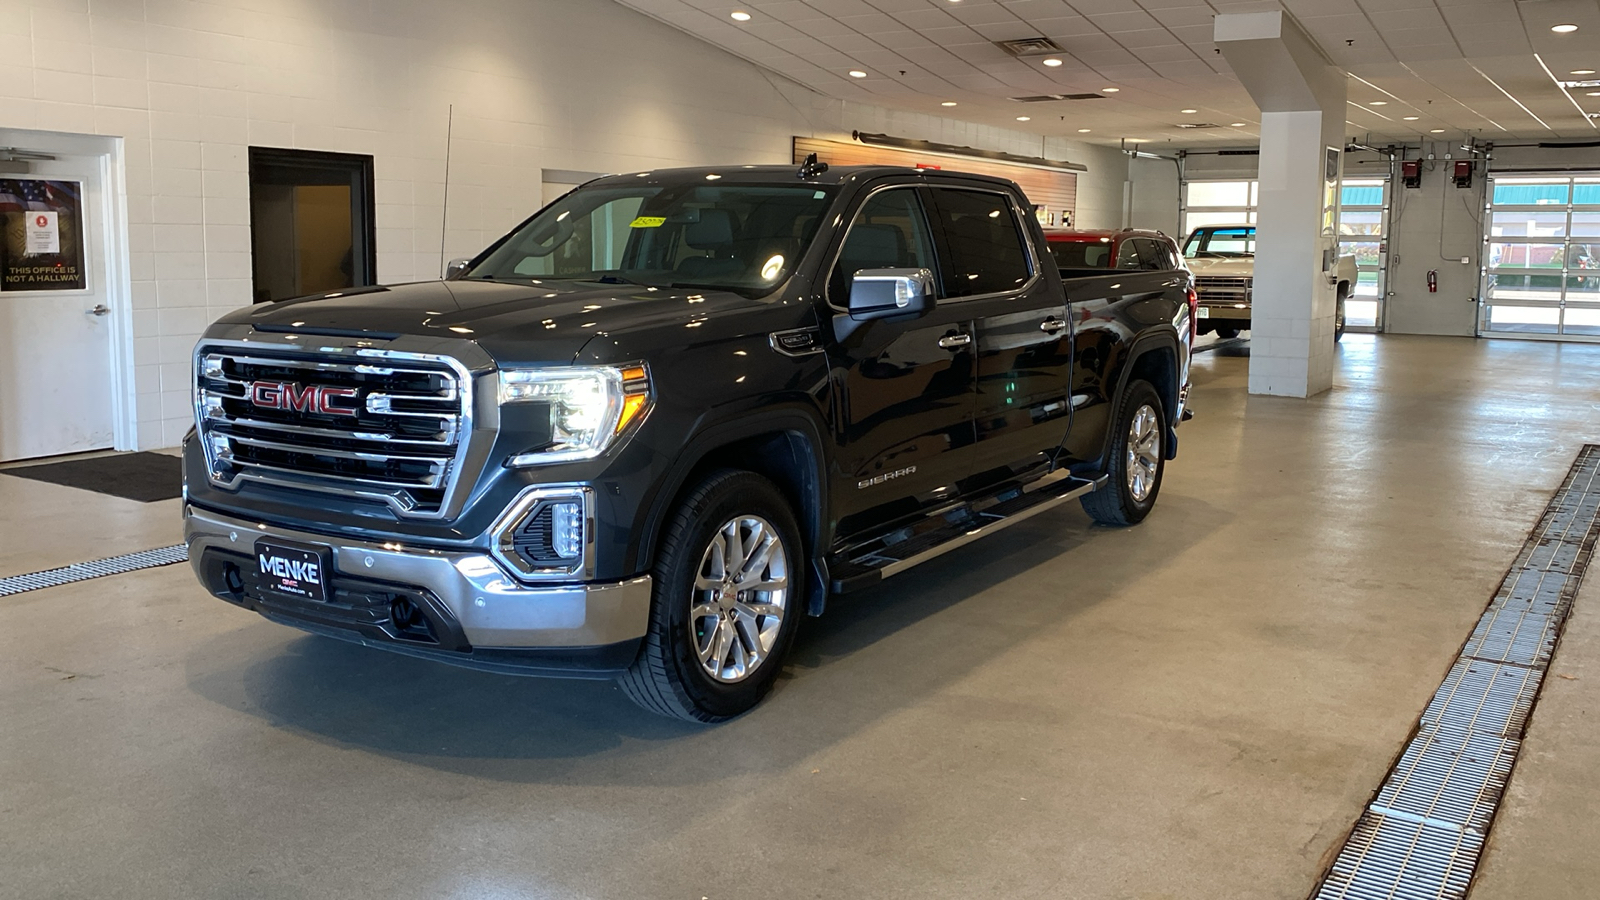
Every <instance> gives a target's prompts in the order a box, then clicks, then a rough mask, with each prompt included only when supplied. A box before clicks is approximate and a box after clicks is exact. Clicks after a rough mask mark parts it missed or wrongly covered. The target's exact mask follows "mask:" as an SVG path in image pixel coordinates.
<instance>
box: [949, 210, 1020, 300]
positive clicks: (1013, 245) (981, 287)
mask: <svg viewBox="0 0 1600 900" xmlns="http://www.w3.org/2000/svg"><path fill="white" fill-rule="evenodd" d="M934 196H935V198H936V201H937V202H938V204H939V211H940V213H941V214H942V216H943V219H944V231H945V240H946V243H947V245H948V248H949V254H948V257H947V258H946V259H945V260H944V284H945V293H946V294H947V295H948V296H951V297H970V296H974V295H977V294H998V293H1001V292H1003V291H1014V290H1017V289H1018V288H1020V287H1022V286H1023V285H1024V284H1026V283H1027V282H1028V279H1029V278H1031V277H1032V276H1033V271H1032V269H1031V267H1030V266H1029V265H1028V253H1027V250H1026V249H1024V247H1025V245H1024V244H1023V242H1022V233H1021V232H1020V231H1019V230H1018V229H1017V217H1016V216H1015V215H1013V214H1012V211H1011V202H1010V201H1009V200H1008V199H1007V198H1006V195H1004V194H998V193H994V192H992V191H966V190H959V189H956V188H935V189H934Z"/></svg>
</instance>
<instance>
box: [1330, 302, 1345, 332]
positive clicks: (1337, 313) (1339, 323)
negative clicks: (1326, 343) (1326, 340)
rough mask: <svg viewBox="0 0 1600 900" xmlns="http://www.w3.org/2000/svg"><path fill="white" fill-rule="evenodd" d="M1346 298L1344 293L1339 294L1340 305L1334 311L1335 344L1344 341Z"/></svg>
mask: <svg viewBox="0 0 1600 900" xmlns="http://www.w3.org/2000/svg"><path fill="white" fill-rule="evenodd" d="M1344 298H1345V295H1344V294H1343V293H1341V294H1339V305H1338V306H1337V307H1336V308H1335V309H1334V313H1333V342H1334V343H1335V344H1337V343H1339V342H1340V341H1342V340H1344Z"/></svg>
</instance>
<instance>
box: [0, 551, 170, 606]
mask: <svg viewBox="0 0 1600 900" xmlns="http://www.w3.org/2000/svg"><path fill="white" fill-rule="evenodd" d="M188 558H189V546H188V545H187V544H174V545H173V546H171V547H158V548H156V549H154V550H140V551H139V552H138V553H124V554H123V555H121V556H109V557H106V558H105V559H96V560H91V561H89V562H82V563H73V564H72V565H70V566H63V567H61V568H59V569H47V570H46V571H43V572H30V573H28V574H27V575H11V576H9V577H6V578H0V597H9V596H11V595H12V594H24V593H27V592H28V591H37V590H40V589H42V588H49V587H57V586H59V585H63V584H72V583H73V582H74V581H88V580H89V579H91V578H104V577H106V576H107V575H121V574H122V573H124V572H136V571H138V570H140V569H153V568H155V567H156V566H170V565H172V564H173V563H181V562H184V561H186V560H187V559H188Z"/></svg>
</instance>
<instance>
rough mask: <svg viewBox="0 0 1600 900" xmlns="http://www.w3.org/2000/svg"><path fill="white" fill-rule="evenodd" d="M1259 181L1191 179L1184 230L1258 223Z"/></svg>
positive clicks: (1186, 187)
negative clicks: (1208, 226)
mask: <svg viewBox="0 0 1600 900" xmlns="http://www.w3.org/2000/svg"><path fill="white" fill-rule="evenodd" d="M1260 195H1261V183H1260V182H1259V181H1188V182H1185V183H1184V186H1183V233H1184V234H1190V233H1192V232H1193V231H1194V230H1195V229H1196V228H1203V227H1205V226H1207V225H1254V224H1255V223H1256V204H1257V203H1258V202H1260Z"/></svg>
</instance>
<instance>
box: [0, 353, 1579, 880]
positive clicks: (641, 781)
mask: <svg viewBox="0 0 1600 900" xmlns="http://www.w3.org/2000/svg"><path fill="white" fill-rule="evenodd" d="M1246 353H1247V345H1245V344H1243V343H1242V342H1233V343H1231V344H1228V345H1224V346H1222V347H1220V348H1219V349H1217V350H1215V351H1213V352H1211V353H1207V354H1202V355H1201V356H1200V357H1199V360H1198V363H1197V369H1196V384H1197V391H1196V396H1195V407H1196V409H1197V410H1198V418H1196V419H1195V420H1194V421H1193V422H1191V423H1189V424H1187V425H1186V426H1184V428H1183V429H1182V431H1181V435H1182V442H1183V448H1182V449H1183V452H1182V456H1181V457H1180V459H1179V460H1178V461H1177V462H1176V463H1174V464H1171V466H1170V468H1169V469H1168V477H1167V481H1166V485H1165V488H1164V490H1163V493H1162V497H1161V502H1160V506H1159V508H1158V510H1157V512H1156V513H1155V515H1154V516H1152V518H1151V519H1150V520H1148V521H1147V522H1146V523H1145V524H1144V525H1142V526H1140V527H1138V528H1135V529H1131V530H1127V531H1113V530H1101V529H1094V528H1091V527H1090V526H1089V524H1088V520H1087V519H1086V518H1085V517H1084V515H1083V514H1082V513H1081V512H1079V511H1078V510H1076V509H1073V510H1069V511H1061V512H1056V513H1052V514H1047V515H1044V516H1040V517H1038V518H1036V519H1033V520H1031V521H1030V522H1028V523H1025V524H1023V525H1021V526H1018V528H1016V529H1014V530H1012V531H1010V532H1007V533H1006V534H1004V535H1002V536H997V537H995V538H991V539H988V540H987V541H986V542H982V543H980V544H977V545H974V546H972V547H969V548H966V549H964V550H962V551H959V552H957V553H954V554H951V555H949V556H946V557H943V558H941V559H940V560H937V561H935V562H933V563H930V564H928V565H927V566H924V567H922V568H921V569H918V570H916V571H913V572H911V573H908V574H906V575H904V576H901V577H900V578H897V579H895V580H894V581H892V582H890V583H888V584H887V585H886V586H885V587H884V588H883V589H881V590H880V591H879V592H878V593H877V594H876V595H874V596H864V597H860V598H856V597H852V598H849V599H848V600H840V601H837V602H836V606H835V608H834V609H833V610H832V611H831V612H830V614H829V615H828V616H827V617H826V618H824V619H821V620H812V621H808V622H807V623H806V625H807V628H806V629H805V630H804V631H803V632H802V634H801V638H800V641H799V643H798V645H797V649H796V658H795V659H794V660H793V662H792V664H791V665H790V668H789V671H788V673H787V674H786V676H785V677H784V678H783V679H782V680H781V681H780V683H779V685H778V688H777V690H776V691H775V692H774V694H773V696H772V697H771V698H770V699H769V700H768V701H767V702H766V703H765V704H764V705H763V706H762V707H760V708H759V709H757V710H756V711H755V712H754V713H752V714H750V715H748V716H746V717H744V718H743V719H740V720H737V721H734V722H732V723H729V724H727V725H724V726H721V727H717V728H709V729H706V728H694V727H688V726H683V725H679V724H675V723H672V722H668V721H665V720H661V719H657V718H654V717H651V716H649V715H646V714H644V713H642V712H640V711H639V710H637V709H635V708H634V707H633V706H632V705H631V704H629V703H628V702H627V701H626V700H625V699H624V698H623V697H622V695H621V694H620V693H619V692H618V691H617V690H616V689H615V688H614V687H613V686H611V685H610V684H605V683H590V682H567V683H563V682H549V681H532V680H519V679H514V678H506V677H498V676H493V675H486V674H480V673H474V672H469V671H462V670H456V669H450V668H446V667H443V666H439V665H436V664H432V663H428V662H422V661H416V660H411V659H406V658H402V657H398V656H391V655H388V654H383V653H379V652H375V651H371V650H366V649H363V648H360V647H355V646H350V645H345V644H341V643H338V642H334V641H329V640H325V639H319V638H313V637H308V636H305V635H302V634H300V633H299V632H296V631H293V630H290V629H287V628H283V627H280V626H277V625H273V624H270V623H268V622H266V621H263V620H261V619H259V618H257V617H255V616H253V615H251V614H248V613H245V612H242V611H239V610H237V609H233V608H230V607H227V606H225V605H224V604H222V603H221V602H220V601H216V600H212V599H209V598H208V597H207V596H205V595H204V594H203V593H202V592H201V591H200V589H199V588H198V587H197V586H196V585H195V583H194V581H193V578H192V576H191V575H190V573H189V571H188V570H187V568H185V567H182V566H170V567H166V568H159V569H151V570H146V571H142V572H137V573H132V574H128V575H123V576H117V577H112V578H103V579H99V580H95V581H89V582H83V583H79V584H75V585H69V586H65V587H60V588H52V589H47V590H40V591H34V592H31V593H27V594H21V595H18V596H14V597H11V598H8V599H4V600H0V610H3V611H4V612H5V613H6V614H7V615H6V627H5V628H3V629H0V722H3V723H4V726H3V727H0V812H3V815H0V898H29V900H34V898H43V897H51V898H55V897H60V898H76V897H106V896H117V897H121V898H145V897H148V898H177V897H206V898H210V897H252V898H254V897H261V898H311V897H316V898H335V897H386V898H387V897H418V898H423V897H427V898H437V897H461V898H469V897H470V898H489V897H494V898H498V897H506V898H512V897H515V898H542V897H560V898H573V897H652V898H655V897H663V898H665V897H683V898H690V900H693V898H709V900H721V898H732V897H751V896H773V897H832V896H854V897H901V896H904V897H919V898H920V897H990V896H1002V895H1004V896H1010V897H1030V898H1031V897H1037V898H1062V897H1070V898H1076V897H1083V898H1168V897H1170V898H1176V897H1186V898H1188V897H1219V898H1221V897H1226V898H1257V897H1259V898H1294V897H1303V896H1305V895H1306V894H1307V893H1308V892H1309V891H1310V890H1311V888H1312V886H1313V884H1314V883H1315V881H1316V879H1317V877H1318V876H1319V874H1320V873H1321V872H1322V869H1323V867H1324V865H1325V862H1326V859H1327V858H1328V857H1329V856H1330V854H1331V853H1332V852H1334V851H1335V850H1336V849H1337V847H1338V845H1339V843H1340V842H1341V840H1342V838H1343V837H1344V834H1345V832H1346V831H1347V829H1348V828H1349V827H1350V825H1351V824H1352V822H1353V821H1354V820H1355V818H1356V815H1357V814H1358V812H1359V811H1360V809H1361V807H1362V804H1363V803H1364V802H1366V801H1367V800H1368V799H1369V797H1370V794H1371V792H1372V790H1373V789H1374V788H1375V787H1376V785H1377V784H1378V782H1379V779H1380V778H1381V777H1382V775H1383V773H1384V772H1385V771H1386V770H1387V768H1388V766H1389V765H1390V763H1391V761H1392V759H1393V757H1394V755H1395V753H1396V752H1397V751H1398V749H1399V747H1400V745H1401V743H1402V742H1403V741H1404V740H1405V738H1406V737H1407V735H1408V733H1409V731H1410V729H1411V727H1412V725H1413V723H1414V722H1415V720H1416V718H1417V715H1418V713H1419V712H1420V711H1421V708H1422V706H1423V705H1424V704H1425V702H1426V701H1427V699H1428V697H1429V696H1430V695H1431V694H1432V693H1433V691H1434V690H1435V689H1436V688H1437V687H1438V685H1439V681H1440V679H1441V677H1442V676H1443V674H1444V672H1445V670H1446V668H1447V667H1448V665H1449V663H1450V661H1451V660H1452V658H1453V657H1454V655H1455V654H1456V652H1457V651H1458V650H1459V648H1460V646H1461V643H1462V640H1463V639H1464V638H1465V637H1466V635H1467V633H1468V631H1469V630H1470V628H1471V626H1472V623H1473V622H1474V621H1475V620H1476V619H1477V617H1478V615H1479V614H1480V613H1481V612H1482V610H1483V607H1484V605H1485V603H1486V602H1487V601H1488V599H1489V596H1490V594H1491V593H1492V592H1493V590H1494V588H1495V586H1496V584H1497V583H1498V582H1499V580H1500V578H1501V576H1502V575H1503V574H1504V572H1505V569H1506V566H1507V565H1508V564H1509V562H1510V561H1511V558H1512V556H1513V555H1514V554H1515V553H1516V551H1517V549H1518V548H1519V547H1520V545H1521V543H1522V541H1523V539H1524V537H1525V535H1526V533H1527V531H1528V529H1529V528H1530V527H1531V526H1532V525H1533V523H1534V521H1535V519H1536V518H1537V516H1538V514H1539V512H1540V510H1541V509H1542V508H1543V506H1544V504H1545V503H1546V501H1547V500H1548V498H1549V495H1550V492H1551V491H1552V490H1553V489H1554V488H1555V487H1557V485H1558V484H1559V483H1560V480H1561V478H1562V476H1563V475H1564V474H1565V472H1566V470H1567V467H1568V466H1569V465H1570V463H1571V462H1572V459H1573V456H1574V454H1575V453H1576V452H1577V450H1578V448H1579V447H1580V446H1581V445H1582V444H1583V443H1584V442H1585V441H1587V440H1597V439H1600V397H1597V396H1596V394H1595V390H1594V385H1596V384H1600V347H1596V346H1579V345H1564V346H1560V345H1552V344H1535V343H1519V342H1512V341H1471V340H1464V339H1451V338H1422V337H1385V338H1378V339H1374V338H1372V337H1369V336H1358V335H1352V336H1350V337H1348V338H1347V339H1346V343H1345V344H1344V346H1343V347H1342V349H1341V350H1340V354H1339V370H1338V376H1337V380H1338V384H1337V387H1336V388H1335V389H1334V390H1333V391H1332V392H1331V393H1328V394H1326V395H1323V396H1321V397H1318V398H1316V399H1314V400H1311V401H1309V402H1308V401H1299V400H1289V399H1274V398H1262V397H1249V398H1247V397H1246V395H1245V393H1244V387H1245V375H1246V365H1247V359H1246V358H1245V354H1246ZM176 502H177V501H171V502H168V503H164V504H151V505H148V506H145V505H142V504H135V503H130V502H127V501H121V500H117V499H115V498H109V497H99V496H96V495H89V494H84V493H80V492H77V491H74V490H72V489H68V488H60V487H55V486H52V485H45V484H36V483H32V482H23V481H22V480H21V479H15V478H6V477H3V476H0V509H4V510H5V513H4V516H3V519H0V567H3V568H0V574H15V573H17V572H25V571H33V570H37V569H42V568H48V567H51V566H55V565H60V564H62V563H63V562H64V561H71V560H73V559H90V558H94V557H100V556H108V555H111V554H113V553H120V552H125V551H126V550H127V549H138V548H139V547H153V546H158V545H161V544H166V543H172V542H174V541H175V540H176V535H177V529H176V526H175V524H174V519H175V518H176V514H177V509H176ZM19 548H20V549H19ZM1597 604H1600V589H1589V590H1586V591H1585V593H1584V595H1583V596H1582V597H1580V599H1579V601H1578V607H1577V612H1576V614H1575V618H1574V620H1573V626H1572V627H1573V633H1572V635H1570V636H1569V638H1568V640H1567V641H1566V643H1565V644H1564V645H1563V647H1562V649H1561V651H1560V653H1558V655H1557V658H1556V662H1555V666H1554V669H1553V671H1554V672H1556V673H1557V674H1558V675H1561V674H1564V675H1568V676H1571V677H1570V678H1555V679H1552V681H1551V683H1550V686H1549V688H1548V689H1547V694H1548V696H1547V697H1546V698H1545V699H1544V700H1543V701H1542V703H1541V705H1540V706H1539V708H1538V710H1537V712H1536V714H1535V716H1534V720H1533V725H1532V729H1531V733H1530V736H1529V744H1528V752H1527V753H1526V754H1525V759H1524V760H1523V762H1522V764H1521V766H1520V767H1519V769H1518V770H1517V775H1516V778H1515V780H1514V782H1513V786H1512V789H1511V792H1510V799H1509V801H1508V806H1507V807H1506V808H1505V809H1504V810H1503V812H1502V816H1501V823H1502V824H1501V825H1500V826H1499V827H1498V828H1497V831H1496V833H1495V836H1494V839H1493V841H1492V846H1491V849H1490V851H1489V855H1488V859H1487V864H1486V868H1487V871H1486V872H1485V873H1484V874H1483V875H1482V876H1481V880H1482V888H1483V889H1482V891H1481V893H1482V894H1483V895H1484V896H1486V897H1497V898H1498V897H1534V896H1537V897H1541V898H1563V897H1579V896H1588V893H1587V890H1586V889H1587V888H1589V887H1590V886H1592V885H1593V884H1594V883H1595V881H1596V880H1597V878H1600V862H1597V860H1596V858H1595V856H1594V854H1593V853H1592V848H1593V845H1594V842H1595V840H1596V837H1597V831H1596V829H1597V827H1600V826H1596V825H1595V824H1594V822H1593V818H1592V815H1590V814H1589V811H1592V810H1593V809H1595V808H1600V785H1597V784H1596V782H1595V780H1594V779H1593V777H1592V773H1593V771H1594V768H1595V765H1596V764H1597V758H1596V756H1595V750H1594V747H1595V745H1596V743H1597V742H1596V740H1595V737H1596V735H1595V729H1596V727H1597V723H1596V719H1595V711H1596V703H1600V694H1597V693H1596V690H1597V686H1596V681H1597V680H1600V611H1597V609H1596V605H1597Z"/></svg>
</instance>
